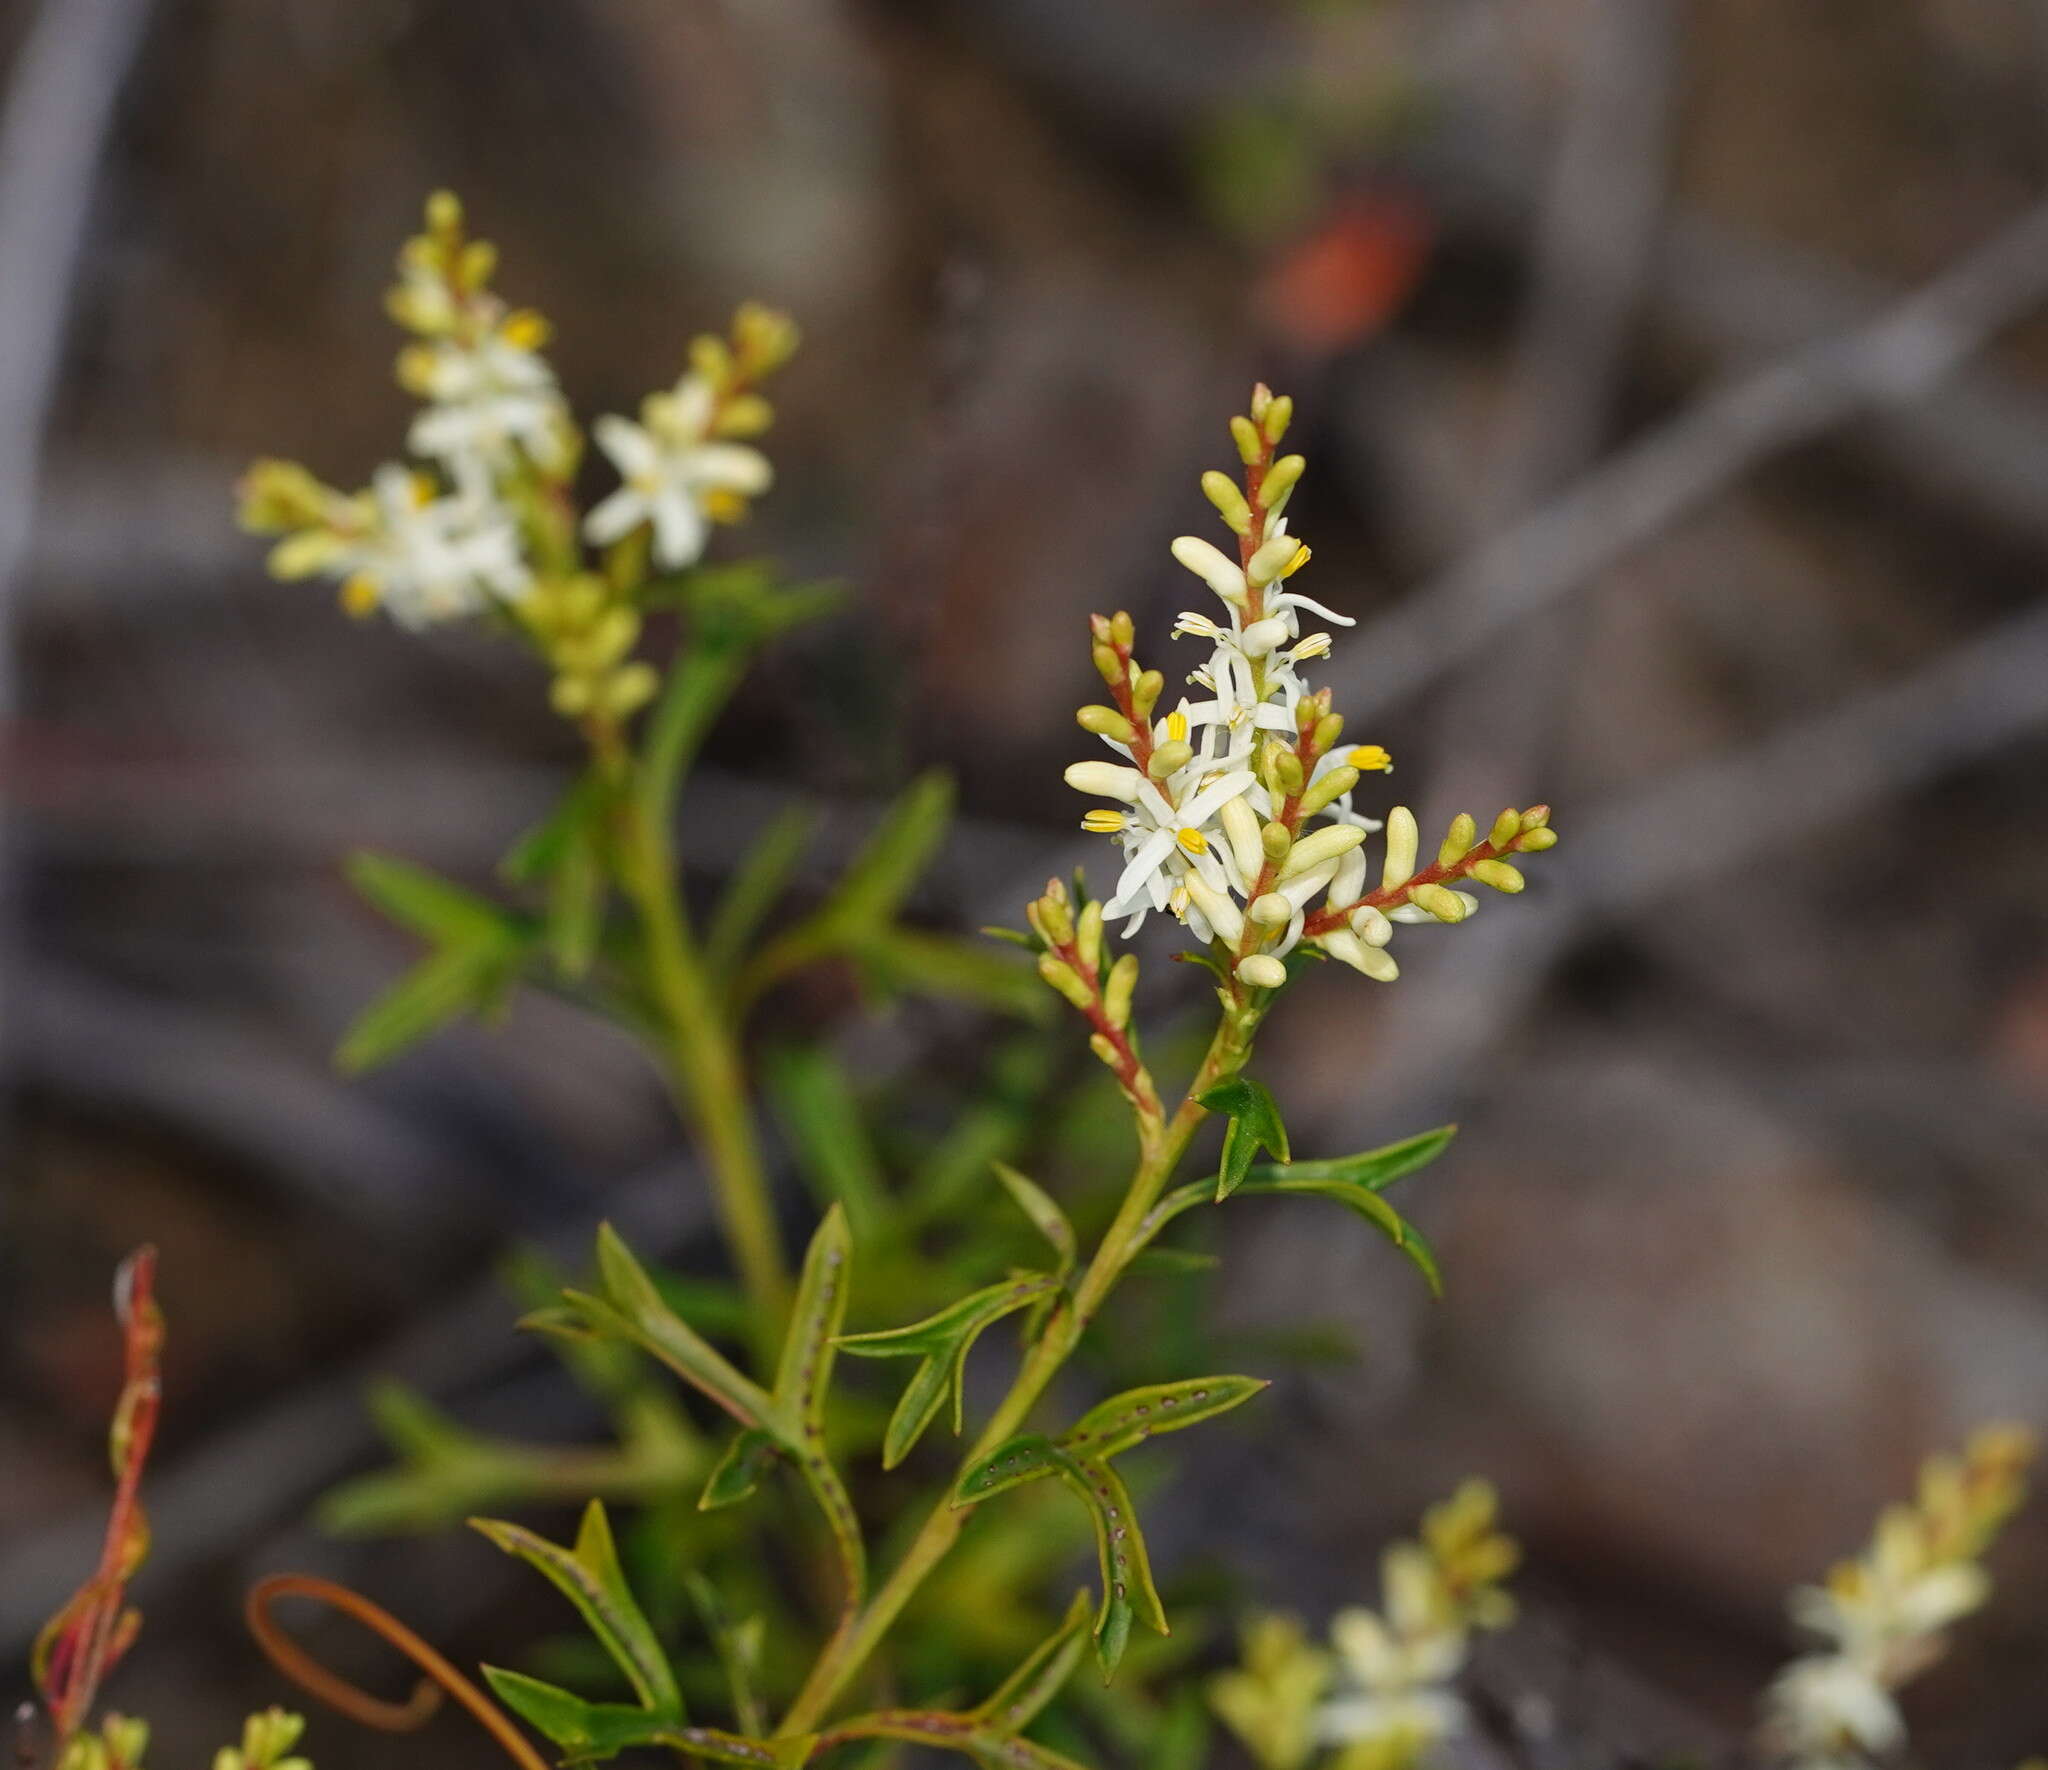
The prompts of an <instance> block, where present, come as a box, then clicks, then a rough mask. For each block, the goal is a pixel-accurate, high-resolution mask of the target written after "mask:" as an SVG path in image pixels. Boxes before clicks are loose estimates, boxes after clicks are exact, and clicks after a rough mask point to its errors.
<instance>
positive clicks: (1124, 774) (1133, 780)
mask: <svg viewBox="0 0 2048 1770" xmlns="http://www.w3.org/2000/svg"><path fill="white" fill-rule="evenodd" d="M1065 778H1066V783H1067V785H1068V786H1070V787H1072V788H1073V789H1074V791H1075V792H1077V793H1089V794H1093V795H1094V797H1096V798H1098V799H1121V800H1122V801H1123V802H1124V803H1125V804H1126V805H1128V804H1130V803H1131V802H1132V801H1133V800H1134V799H1136V798H1137V796H1138V788H1139V787H1140V786H1141V785H1142V784H1143V782H1144V776H1143V775H1141V774H1139V772H1138V771H1137V770H1136V769H1135V768H1130V767H1127V766H1125V764H1123V763H1121V762H1075V763H1070V764H1069V765H1068V768H1067V772H1066V777H1065Z"/></svg>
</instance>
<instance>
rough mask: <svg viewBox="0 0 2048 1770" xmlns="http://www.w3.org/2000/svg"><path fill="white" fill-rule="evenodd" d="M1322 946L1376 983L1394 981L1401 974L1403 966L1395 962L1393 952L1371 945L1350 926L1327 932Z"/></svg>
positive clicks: (1325, 950)
mask: <svg viewBox="0 0 2048 1770" xmlns="http://www.w3.org/2000/svg"><path fill="white" fill-rule="evenodd" d="M1322 948H1323V951H1324V952H1326V953H1328V954H1329V955H1330V957H1331V958H1333V959H1336V960H1338V961H1340V962H1341V963H1343V964H1346V965H1349V966H1350V967H1351V969H1352V970H1354V971H1358V972H1362V973H1363V974H1364V975H1365V976H1367V977H1370V978H1371V979H1372V980H1373V981H1374V982H1375V983H1392V982H1393V981H1394V979H1395V978H1397V977H1399V976H1400V975H1401V967H1400V966H1398V965H1397V964H1395V963H1394V955H1393V954H1392V953H1389V952H1386V951H1384V950H1383V949H1381V948H1379V947H1376V946H1372V945H1369V944H1368V943H1367V942H1366V941H1364V940H1362V939H1361V938H1360V937H1359V936H1358V935H1356V934H1353V933H1352V932H1351V931H1350V930H1349V929H1348V928H1338V929H1336V930H1334V931H1333V932H1331V933H1329V934H1325V935H1324V936H1323V937H1322Z"/></svg>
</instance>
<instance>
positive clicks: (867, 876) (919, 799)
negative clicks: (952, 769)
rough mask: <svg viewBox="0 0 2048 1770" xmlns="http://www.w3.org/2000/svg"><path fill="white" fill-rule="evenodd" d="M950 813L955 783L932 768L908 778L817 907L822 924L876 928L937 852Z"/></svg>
mask: <svg viewBox="0 0 2048 1770" xmlns="http://www.w3.org/2000/svg"><path fill="white" fill-rule="evenodd" d="M952 816H953V782H952V780H951V778H950V777H949V776H947V775H945V774H944V773H941V772H940V771H939V770H937V769H934V770H931V771H930V772H928V773H925V774H921V775H919V776H918V778H917V779H916V780H914V781H912V782H911V783H910V785H909V787H908V788H906V789H905V790H904V792H903V794H902V795H901V796H900V797H899V798H898V799H897V800H896V802H895V804H893V805H891V806H890V807H889V809H888V811H887V813H886V814H884V816H883V818H882V821H881V823H880V824H879V825H878V826H877V827H876V829H875V833H874V834H873V835H872V836H870V837H869V838H868V839H867V841H866V842H865V843H864V844H863V845H862V847H861V850H860V852H859V853H858V854H857V855H855V856H854V859H853V864H852V865H851V866H849V867H848V868H847V869H846V872H845V874H844V875H843V876H842V877H841V879H840V881H839V884H838V886H837V887H836V888H835V889H834V891H833V893H832V895H831V897H830V898H828V899H827V900H826V902H825V904H824V906H823V907H822V908H821V909H820V910H819V912H818V916H817V920H818V922H820V923H821V924H827V925H830V926H831V927H833V928H835V929H838V930H841V931H850V930H862V931H865V930H868V929H872V928H879V927H881V926H882V925H883V924H884V923H886V922H889V921H892V920H894V918H895V916H896V913H897V911H898V910H900V909H901V908H902V907H903V900H904V899H905V898H906V897H908V896H909V895H910V889H911V887H912V886H913V885H915V884H916V883H917V881H918V877H919V875H920V874H922V873H923V872H924V869H925V868H926V867H927V866H928V865H929V864H930V862H931V858H932V856H933V855H934V854H935V853H937V852H938V846H939V843H940V841H941V840H942V839H943V838H944V836H945V834H946V825H947V824H948V823H949V822H950V821H951V819H952Z"/></svg>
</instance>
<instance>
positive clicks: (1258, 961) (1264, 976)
mask: <svg viewBox="0 0 2048 1770" xmlns="http://www.w3.org/2000/svg"><path fill="white" fill-rule="evenodd" d="M1237 980H1238V982H1239V983H1243V984H1248V985H1250V986H1251V988H1253V989H1278V988H1279V987H1280V986H1281V985H1282V984H1283V983H1285V982H1286V981H1287V967H1286V966H1285V965H1283V964H1281V963H1280V961H1279V960H1278V959H1276V958H1274V957H1273V956H1272V954H1270V953H1253V954H1251V956H1250V957H1248V958H1243V959H1239V960H1238V962H1237Z"/></svg>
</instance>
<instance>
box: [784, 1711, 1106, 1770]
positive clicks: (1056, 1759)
mask: <svg viewBox="0 0 2048 1770" xmlns="http://www.w3.org/2000/svg"><path fill="white" fill-rule="evenodd" d="M822 1738H823V1739H824V1740H825V1742H826V1743H827V1744H828V1745H835V1744H841V1743H851V1742H852V1741H854V1740H859V1739H900V1740H904V1741H906V1742H908V1743H909V1744H912V1745H923V1746H930V1747H931V1748H933V1749H934V1750H935V1751H948V1752H958V1753H960V1754H961V1755H962V1756H963V1757H969V1758H972V1759H973V1760H974V1761H975V1762H976V1763H977V1764H981V1765H984V1766H987V1770H1086V1767H1085V1766H1084V1765H1081V1764H1077V1763H1076V1762H1075V1761H1074V1760H1073V1759H1072V1758H1067V1757H1062V1756H1061V1755H1060V1754H1059V1753H1058V1752H1056V1751H1053V1750H1051V1749H1050V1748H1049V1747H1046V1746H1042V1745H1039V1744H1038V1743H1037V1742H1036V1741H1034V1740H1029V1739H1015V1738H1006V1737H1004V1736H1003V1735H1001V1734H999V1733H996V1732H994V1731H992V1730H990V1729H987V1728H984V1727H981V1726H979V1725H978V1724H977V1722H976V1718H975V1716H974V1715H973V1714H964V1715H962V1714H952V1713H949V1712H947V1711H946V1710H943V1709H884V1710H883V1711H882V1712H881V1713H879V1714H873V1715H859V1716H856V1717H855V1718H854V1719H852V1720H850V1721H842V1722H840V1723H839V1724H838V1725H837V1726H836V1727H834V1728H833V1729H832V1731H831V1732H830V1733H828V1734H825V1735H823V1736H822ZM880 1761H881V1762H883V1763H888V1762H889V1761H890V1760H888V1759H887V1758H884V1759H882V1760H880Z"/></svg>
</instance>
